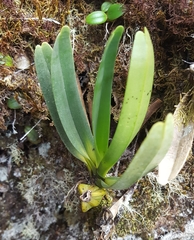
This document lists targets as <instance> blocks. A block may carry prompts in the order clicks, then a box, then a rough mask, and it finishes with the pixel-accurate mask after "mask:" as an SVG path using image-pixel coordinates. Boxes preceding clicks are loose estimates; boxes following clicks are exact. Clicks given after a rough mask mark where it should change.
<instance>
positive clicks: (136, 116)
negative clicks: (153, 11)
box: [98, 28, 154, 178]
mask: <svg viewBox="0 0 194 240" xmlns="http://www.w3.org/2000/svg"><path fill="white" fill-rule="evenodd" d="M153 78H154V52H153V46H152V42H151V39H150V35H149V33H148V30H147V29H146V28H145V29H144V32H142V31H138V32H137V33H136V35H135V40H134V45H133V49H132V55H131V61H130V68H129V73H128V79H127V85H126V90H125V95H124V100H123V106H122V110H121V114H120V118H119V122H118V126H117V128H116V132H115V134H114V136H113V140H112V142H111V144H110V146H109V148H108V151H107V153H106V154H105V156H104V158H103V159H102V161H101V163H100V165H99V168H98V174H99V175H100V176H101V177H102V178H103V177H105V175H106V173H107V172H108V171H109V170H110V169H111V167H112V166H113V165H114V164H115V163H116V162H117V161H118V159H119V158H120V157H121V155H122V154H123V152H124V151H125V149H126V148H127V146H128V145H129V143H130V142H131V141H132V140H133V138H134V137H135V135H136V134H137V132H138V131H139V129H140V128H141V125H142V123H143V120H144V118H145V115H146V112H147V109H148V105H149V101H150V96H151V91H152V85H153Z"/></svg>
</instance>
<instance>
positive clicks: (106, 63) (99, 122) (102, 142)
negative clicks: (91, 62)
mask: <svg viewBox="0 0 194 240" xmlns="http://www.w3.org/2000/svg"><path fill="white" fill-rule="evenodd" d="M123 31H124V28H123V27H122V26H119V27H117V28H116V29H115V30H114V31H113V32H112V34H111V36H110V38H109V39H108V42H107V43H106V47H105V50H104V53H103V57H102V61H101V63H100V67H99V70H98V74H97V79H96V83H95V88H94V99H93V107H92V130H93V134H94V139H95V148H97V149H95V150H96V151H98V153H99V155H100V156H101V157H103V156H104V154H105V152H106V151H107V149H108V141H109V133H110V107H111V92H112V81H113V75H114V66H115V60H116V55H117V51H118V46H119V42H120V39H121V36H122V34H123ZM99 160H100V159H99Z"/></svg>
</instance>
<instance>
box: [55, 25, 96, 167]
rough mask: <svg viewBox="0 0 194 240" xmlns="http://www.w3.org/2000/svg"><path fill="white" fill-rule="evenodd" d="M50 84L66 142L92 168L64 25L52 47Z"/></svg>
mask: <svg viewBox="0 0 194 240" xmlns="http://www.w3.org/2000/svg"><path fill="white" fill-rule="evenodd" d="M51 81H52V89H53V95H54V100H55V104H56V108H57V112H58V114H59V118H60V120H61V123H62V125H63V128H64V130H65V132H66V134H67V136H68V138H69V141H70V142H71V143H72V144H73V145H74V147H75V148H76V149H77V150H78V151H79V152H80V153H81V154H82V155H83V156H84V157H85V158H86V159H88V160H89V161H90V159H92V160H91V162H90V163H91V164H92V165H93V166H94V165H96V164H95V152H94V144H93V136H92V133H91V129H90V126H89V122H88V119H87V116H86V112H85V109H84V107H83V100H82V97H81V96H80V94H79V91H78V85H77V84H78V83H77V81H76V75H75V67H74V59H73V52H72V47H71V42H70V29H69V27H67V26H65V27H63V28H62V29H61V31H60V33H59V35H58V36H57V39H56V41H55V44H54V47H53V54H52V58H51ZM94 168H95V167H94Z"/></svg>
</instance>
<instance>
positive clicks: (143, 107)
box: [35, 26, 173, 211]
mask: <svg viewBox="0 0 194 240" xmlns="http://www.w3.org/2000/svg"><path fill="white" fill-rule="evenodd" d="M123 32H124V28H123V27H122V26H118V27H116V29H115V30H114V31H113V32H112V34H111V36H110V37H109V39H108V41H107V43H106V46H105V50H104V53H103V56H102V60H101V62H100V66H99V70H98V73H97V77H96V83H95V88H94V97H93V105H92V121H91V126H90V123H89V120H88V118H87V114H86V111H85V107H84V103H83V100H82V96H81V95H80V93H79V83H78V82H77V81H76V73H75V66H74V59H73V50H72V46H71V39H70V29H69V27H68V26H64V27H62V29H61V31H60V33H59V35H58V36H57V38H56V41H55V44H54V47H53V48H52V47H51V46H50V45H49V44H48V43H45V42H44V43H42V45H41V46H40V45H38V46H37V47H36V49H35V67H36V71H37V75H38V80H39V82H40V86H41V89H42V92H43V95H44V98H45V101H46V104H47V106H48V109H49V112H50V115H51V118H52V120H53V122H54V125H55V127H56V129H57V131H58V133H59V135H60V137H61V139H62V141H63V142H64V144H65V146H66V147H67V149H68V150H69V151H70V152H71V153H72V154H73V155H74V156H75V157H76V158H78V159H79V160H81V161H82V162H84V163H85V165H86V166H87V168H88V170H89V172H90V174H91V176H92V177H93V179H94V181H95V184H96V186H95V187H93V189H95V190H94V191H93V190H92V187H91V186H89V187H86V185H84V184H80V186H79V188H78V189H79V191H80V193H82V195H83V196H82V201H83V203H84V204H85V202H86V203H87V204H89V205H90V206H88V205H87V206H85V205H84V206H82V207H83V208H82V209H83V211H87V210H88V209H90V208H91V207H93V206H96V205H98V204H99V202H100V200H101V199H102V197H103V196H104V194H105V190H104V189H106V188H111V189H117V190H118V189H127V188H129V187H130V186H132V185H133V184H134V183H135V182H136V181H137V180H138V179H140V178H141V177H143V176H144V175H146V174H147V173H148V172H150V171H151V170H152V169H154V168H155V167H156V166H157V165H158V164H159V163H160V161H161V160H162V158H163V157H164V156H165V154H166V152H167V150H168V148H169V146H170V143H171V141H172V135H173V117H172V115H171V114H168V115H167V117H166V120H165V121H164V122H158V123H156V124H154V125H153V127H152V128H151V130H150V132H149V133H148V134H147V137H146V138H145V140H144V141H143V143H142V144H141V146H140V147H139V149H138V151H137V153H136V154H135V156H134V158H133V159H132V161H131V163H130V164H129V166H128V167H127V169H126V170H125V172H124V173H123V174H122V175H121V176H109V175H108V173H109V171H110V169H111V168H112V167H113V166H114V165H115V164H116V163H117V161H118V160H119V159H120V157H121V156H122V154H123V153H124V151H125V150H126V148H127V147H128V145H129V144H130V143H131V141H132V140H133V139H134V137H135V136H136V134H137V133H138V131H139V130H140V128H141V126H142V123H143V120H144V118H145V115H146V112H147V109H148V105H149V102H150V97H151V92H152V87H153V78H154V51H153V46H152V42H151V39H150V35H149V32H148V30H147V28H144V31H137V33H136V34H135V39H134V43H133V49H132V54H131V60H130V67H129V72H128V77H127V84H126V89H125V94H124V100H123V104H122V109H121V113H120V117H119V121H118V125H117V128H116V131H115V133H114V136H113V138H112V140H111V142H109V138H110V119H111V118H110V117H111V114H110V113H111V91H112V82H113V76H114V66H115V60H116V56H117V52H118V47H119V42H120V40H121V37H122V34H123ZM84 194H85V195H84ZM84 196H85V198H84ZM99 196H100V197H99ZM84 199H85V200H84ZM96 199H97V201H94V200H96ZM94 202H95V203H94Z"/></svg>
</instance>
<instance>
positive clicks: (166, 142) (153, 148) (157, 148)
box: [106, 114, 173, 189]
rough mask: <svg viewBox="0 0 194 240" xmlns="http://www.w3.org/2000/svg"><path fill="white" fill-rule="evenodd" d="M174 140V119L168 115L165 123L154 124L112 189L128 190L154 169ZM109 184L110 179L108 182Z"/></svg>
mask: <svg viewBox="0 0 194 240" xmlns="http://www.w3.org/2000/svg"><path fill="white" fill-rule="evenodd" d="M172 138H173V117H172V114H168V116H167V117H166V120H165V122H164V123H163V122H158V123H156V124H154V126H153V127H152V128H151V130H150V132H149V133H148V135H147V137H146V139H145V140H144V141H143V143H142V144H141V146H140V148H139V150H138V151H137V153H136V155H135V157H134V158H133V160H132V162H131V163H130V164H129V166H128V168H127V169H126V171H125V172H124V173H123V174H122V175H121V177H120V178H119V179H118V180H117V181H116V183H115V184H113V185H111V186H109V187H110V188H111V189H126V188H129V187H130V186H132V185H133V184H134V183H135V182H136V181H137V180H138V179H140V178H141V177H143V176H144V175H146V174H147V173H148V172H150V171H151V170H152V169H154V168H155V167H156V166H157V165H158V164H159V163H160V161H161V160H162V159H163V157H164V156H165V154H166V152H167V151H168V149H169V147H170V144H171V142H172ZM106 182H107V183H108V179H107V181H106Z"/></svg>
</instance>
